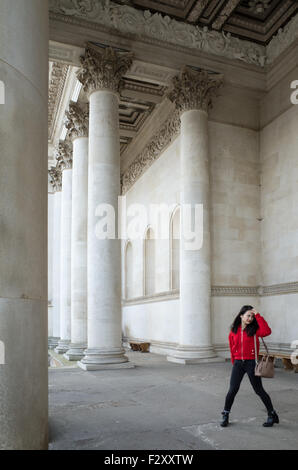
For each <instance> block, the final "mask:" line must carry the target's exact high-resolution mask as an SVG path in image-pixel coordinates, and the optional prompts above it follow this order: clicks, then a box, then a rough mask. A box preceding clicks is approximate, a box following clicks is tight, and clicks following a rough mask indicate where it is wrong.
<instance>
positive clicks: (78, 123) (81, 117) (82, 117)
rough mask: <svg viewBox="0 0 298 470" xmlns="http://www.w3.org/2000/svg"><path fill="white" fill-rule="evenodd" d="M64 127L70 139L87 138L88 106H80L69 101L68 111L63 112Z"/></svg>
mask: <svg viewBox="0 0 298 470" xmlns="http://www.w3.org/2000/svg"><path fill="white" fill-rule="evenodd" d="M65 116H66V120H65V127H66V129H67V130H68V132H69V137H70V139H72V140H74V139H76V138H77V137H88V131H89V105H88V104H86V105H81V104H78V103H75V102H74V101H71V102H70V103H69V108H68V111H65Z"/></svg>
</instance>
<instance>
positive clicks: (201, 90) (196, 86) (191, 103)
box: [167, 67, 223, 112]
mask: <svg viewBox="0 0 298 470" xmlns="http://www.w3.org/2000/svg"><path fill="white" fill-rule="evenodd" d="M222 84H223V76H222V75H217V74H211V73H209V72H207V71H206V70H202V71H196V70H193V69H191V68H190V67H185V68H184V69H183V70H182V71H181V72H180V74H179V75H178V76H176V77H174V78H173V80H172V87H171V89H170V91H169V92H168V94H167V97H168V98H169V99H170V100H171V101H172V102H173V103H174V104H175V105H176V107H177V109H178V110H179V111H180V112H183V111H189V110H191V109H201V110H203V111H206V112H208V110H209V109H210V108H211V107H212V99H213V98H214V97H215V96H217V95H218V91H219V88H220V87H221V86H222Z"/></svg>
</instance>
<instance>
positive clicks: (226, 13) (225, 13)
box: [212, 0, 240, 29]
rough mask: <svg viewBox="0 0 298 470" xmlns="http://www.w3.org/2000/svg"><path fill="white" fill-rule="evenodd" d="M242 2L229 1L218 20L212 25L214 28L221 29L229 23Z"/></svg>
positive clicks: (237, 0) (236, 0) (238, 0)
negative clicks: (230, 17)
mask: <svg viewBox="0 0 298 470" xmlns="http://www.w3.org/2000/svg"><path fill="white" fill-rule="evenodd" d="M239 3H240V0H229V1H228V3H227V4H226V5H225V7H224V9H223V10H222V11H221V13H220V14H219V16H218V17H217V18H216V20H215V21H214V22H213V23H212V28H214V29H220V28H221V27H222V26H223V25H224V23H225V22H226V21H227V19H228V18H229V16H230V15H231V13H232V11H233V10H235V8H236V7H237V6H238V5H239Z"/></svg>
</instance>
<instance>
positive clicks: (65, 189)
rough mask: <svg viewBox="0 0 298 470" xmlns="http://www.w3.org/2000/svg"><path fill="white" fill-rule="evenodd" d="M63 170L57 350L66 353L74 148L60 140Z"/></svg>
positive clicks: (69, 304)
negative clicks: (58, 338) (58, 336)
mask: <svg viewBox="0 0 298 470" xmlns="http://www.w3.org/2000/svg"><path fill="white" fill-rule="evenodd" d="M57 165H58V168H59V169H60V170H61V171H62V194H61V245H60V247H61V248H60V250H61V251H60V257H61V258H60V263H61V264H60V340H59V341H58V346H57V347H56V349H55V351H56V352H58V353H59V354H63V353H65V352H66V351H67V350H68V349H69V344H70V325H71V310H70V308H71V211H72V150H71V146H70V145H69V143H67V142H60V143H59V146H58V156H57Z"/></svg>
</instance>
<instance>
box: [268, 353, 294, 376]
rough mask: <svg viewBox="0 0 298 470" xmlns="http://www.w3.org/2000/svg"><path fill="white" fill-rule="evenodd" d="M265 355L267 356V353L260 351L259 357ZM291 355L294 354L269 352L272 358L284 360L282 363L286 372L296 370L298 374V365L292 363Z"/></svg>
mask: <svg viewBox="0 0 298 470" xmlns="http://www.w3.org/2000/svg"><path fill="white" fill-rule="evenodd" d="M265 354H266V352H265V351H260V352H259V357H262V356H264V355H265ZM291 354H292V353H286V352H280V351H271V350H269V356H270V357H276V358H277V359H281V360H282V363H283V366H284V369H285V370H294V372H296V373H298V364H293V363H292V361H291ZM296 358H298V354H297V355H296Z"/></svg>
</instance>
